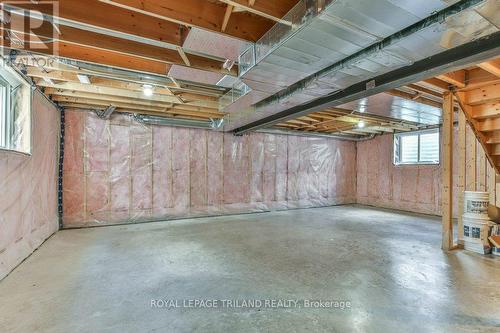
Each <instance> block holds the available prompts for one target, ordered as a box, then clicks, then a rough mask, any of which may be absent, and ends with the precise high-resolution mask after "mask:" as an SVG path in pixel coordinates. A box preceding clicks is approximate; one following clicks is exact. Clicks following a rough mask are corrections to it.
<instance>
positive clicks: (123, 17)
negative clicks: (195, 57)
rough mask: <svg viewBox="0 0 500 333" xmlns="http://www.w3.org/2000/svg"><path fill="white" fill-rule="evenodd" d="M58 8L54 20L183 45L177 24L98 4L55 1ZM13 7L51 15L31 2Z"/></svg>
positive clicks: (88, 0)
mask: <svg viewBox="0 0 500 333" xmlns="http://www.w3.org/2000/svg"><path fill="white" fill-rule="evenodd" d="M9 4H10V5H13V4H14V1H9ZM58 4H59V13H58V15H57V16H58V17H60V18H63V19H66V20H70V21H73V22H80V23H84V24H86V25H88V26H90V27H99V28H103V29H108V30H111V31H116V32H120V33H124V34H128V35H134V36H139V37H143V38H147V39H151V40H154V41H159V42H165V43H169V44H172V45H178V46H182V45H183V40H182V32H181V30H182V29H183V28H182V26H180V25H179V24H177V23H173V22H169V21H165V20H162V19H158V18H155V17H151V16H150V15H144V14H140V13H137V12H130V11H128V10H126V9H123V8H119V7H116V6H112V5H109V4H106V3H103V2H101V1H98V0H85V1H82V0H63V1H58ZM15 6H16V7H19V8H24V9H29V10H34V11H40V12H42V13H44V14H46V15H51V16H52V15H54V13H53V12H52V11H50V9H49V7H47V6H41V5H38V4H37V3H36V2H34V1H21V0H20V1H17V2H16V3H15Z"/></svg>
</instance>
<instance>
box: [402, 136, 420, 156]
mask: <svg viewBox="0 0 500 333" xmlns="http://www.w3.org/2000/svg"><path fill="white" fill-rule="evenodd" d="M417 162H418V134H417V135H405V136H402V137H401V163H417Z"/></svg>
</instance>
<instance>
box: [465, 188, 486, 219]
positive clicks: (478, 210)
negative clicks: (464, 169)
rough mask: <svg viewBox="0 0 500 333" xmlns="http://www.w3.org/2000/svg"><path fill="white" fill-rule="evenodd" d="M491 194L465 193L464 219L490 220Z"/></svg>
mask: <svg viewBox="0 0 500 333" xmlns="http://www.w3.org/2000/svg"><path fill="white" fill-rule="evenodd" d="M489 204H490V194H489V193H488V192H473V191H465V192H464V215H463V216H464V218H465V217H467V218H482V219H489V217H488V206H489Z"/></svg>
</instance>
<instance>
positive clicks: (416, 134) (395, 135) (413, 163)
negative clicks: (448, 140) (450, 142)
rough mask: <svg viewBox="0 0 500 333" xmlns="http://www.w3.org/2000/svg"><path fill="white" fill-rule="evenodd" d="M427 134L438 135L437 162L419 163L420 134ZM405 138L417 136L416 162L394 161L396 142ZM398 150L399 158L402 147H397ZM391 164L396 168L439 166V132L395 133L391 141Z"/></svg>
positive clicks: (434, 130)
mask: <svg viewBox="0 0 500 333" xmlns="http://www.w3.org/2000/svg"><path fill="white" fill-rule="evenodd" d="M427 133H438V138H439V142H438V150H439V152H438V156H439V158H438V161H437V162H432V161H420V136H421V135H422V134H427ZM405 136H418V146H417V154H418V157H417V162H399V161H396V141H397V140H400V138H402V137H405ZM398 148H399V150H400V151H399V156H401V155H402V153H401V149H402V146H401V144H399V145H398ZM392 155H393V156H392V163H393V164H394V165H396V166H405V165H439V164H440V163H441V131H440V129H439V128H433V129H426V130H420V131H412V132H403V133H396V134H394V136H393V141H392Z"/></svg>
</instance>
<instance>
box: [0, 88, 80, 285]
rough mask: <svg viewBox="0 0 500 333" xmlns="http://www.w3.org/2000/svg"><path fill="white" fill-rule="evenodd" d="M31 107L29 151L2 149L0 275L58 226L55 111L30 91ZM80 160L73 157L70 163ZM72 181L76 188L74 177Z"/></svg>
mask: <svg viewBox="0 0 500 333" xmlns="http://www.w3.org/2000/svg"><path fill="white" fill-rule="evenodd" d="M32 112H33V113H32V128H33V133H32V135H33V146H32V154H31V156H29V155H25V154H19V153H15V152H9V151H5V150H0V279H2V278H3V277H5V276H6V275H7V274H8V273H9V272H10V271H11V270H12V269H13V268H14V267H16V266H17V265H18V264H19V263H20V262H21V261H22V260H23V259H25V258H26V257H27V256H29V255H30V254H31V253H32V252H33V251H34V250H35V249H36V248H37V247H38V246H40V244H42V242H43V241H44V240H45V239H47V238H48V237H49V236H50V235H52V234H53V233H54V232H55V231H56V230H57V228H58V214H57V166H58V164H57V163H58V161H57V156H58V155H57V150H58V147H59V146H58V135H59V112H58V111H57V109H56V108H55V107H54V106H52V105H51V104H50V103H49V102H48V101H47V100H46V99H45V98H43V97H42V96H41V95H40V94H38V93H34V96H33V105H32ZM71 148H75V147H70V150H69V151H68V156H71V155H72V154H74V151H72V150H71ZM79 150H80V153H81V152H82V150H81V148H80V149H79ZM81 162H82V160H81V159H80V161H78V160H75V161H74V162H73V164H70V165H69V168H77V166H76V165H75V163H81ZM71 181H73V182H74V183H73V184H70V185H71V186H72V187H73V188H74V189H77V188H78V181H77V180H76V179H73V178H72V179H70V180H69V182H71ZM73 198H74V199H75V201H74V204H73V205H78V197H77V196H74V197H73ZM68 208H69V211H73V212H77V211H79V209H78V210H76V209H75V207H74V206H69V207H68Z"/></svg>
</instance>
